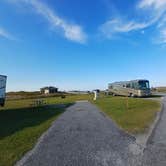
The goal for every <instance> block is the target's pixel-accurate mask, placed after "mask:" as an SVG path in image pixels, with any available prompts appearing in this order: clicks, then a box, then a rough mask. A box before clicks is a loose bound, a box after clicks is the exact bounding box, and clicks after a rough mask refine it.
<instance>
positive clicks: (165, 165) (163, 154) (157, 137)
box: [142, 97, 166, 166]
mask: <svg viewBox="0 0 166 166" xmlns="http://www.w3.org/2000/svg"><path fill="white" fill-rule="evenodd" d="M142 165H143V166H166V97H164V99H163V110H162V112H161V117H160V120H159V121H158V124H157V125H156V127H155V129H154V131H153V133H152V135H151V137H150V139H149V141H148V143H147V146H146V148H145V150H144V155H143V158H142Z"/></svg>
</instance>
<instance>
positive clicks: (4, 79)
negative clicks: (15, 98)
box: [0, 75, 7, 107]
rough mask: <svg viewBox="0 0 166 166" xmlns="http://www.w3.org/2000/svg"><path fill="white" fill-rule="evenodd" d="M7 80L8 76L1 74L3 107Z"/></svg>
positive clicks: (1, 103) (0, 103)
mask: <svg viewBox="0 0 166 166" xmlns="http://www.w3.org/2000/svg"><path fill="white" fill-rule="evenodd" d="M6 80H7V77H6V76H3V75H0V106H2V107H3V106H4V104H5V96H6Z"/></svg>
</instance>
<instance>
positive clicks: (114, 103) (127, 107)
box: [94, 97, 161, 134]
mask: <svg viewBox="0 0 166 166" xmlns="http://www.w3.org/2000/svg"><path fill="white" fill-rule="evenodd" d="M94 103H95V104H96V105H97V106H98V107H99V108H101V110H102V111H103V112H104V113H106V114H107V115H108V116H110V117H111V118H112V119H113V120H114V121H115V122H116V123H117V124H118V125H119V126H120V127H121V128H123V129H125V130H126V131H128V132H129V133H132V134H136V133H138V132H144V131H145V129H146V128H148V127H149V125H150V124H151V122H152V121H153V120H154V118H155V115H156V112H157V111H159V110H160V107H161V104H160V102H158V101H155V100H147V99H140V98H127V97H104V98H100V99H99V100H97V101H95V102H94Z"/></svg>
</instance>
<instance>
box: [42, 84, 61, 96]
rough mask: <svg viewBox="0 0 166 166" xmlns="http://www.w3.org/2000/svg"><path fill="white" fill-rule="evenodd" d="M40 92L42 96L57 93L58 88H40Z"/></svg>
mask: <svg viewBox="0 0 166 166" xmlns="http://www.w3.org/2000/svg"><path fill="white" fill-rule="evenodd" d="M40 92H41V93H43V94H52V93H57V92H58V88H56V87H53V86H47V87H43V88H41V89H40Z"/></svg>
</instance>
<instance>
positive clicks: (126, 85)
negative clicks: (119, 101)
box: [108, 80, 151, 97]
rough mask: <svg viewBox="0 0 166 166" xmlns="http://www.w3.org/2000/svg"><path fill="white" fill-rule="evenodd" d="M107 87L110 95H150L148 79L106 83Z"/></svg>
mask: <svg viewBox="0 0 166 166" xmlns="http://www.w3.org/2000/svg"><path fill="white" fill-rule="evenodd" d="M108 89H109V93H111V94H112V95H120V96H129V97H145V96H150V95H151V91H150V85H149V81H148V80H132V81H121V82H114V83H111V84H109V85H108Z"/></svg>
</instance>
